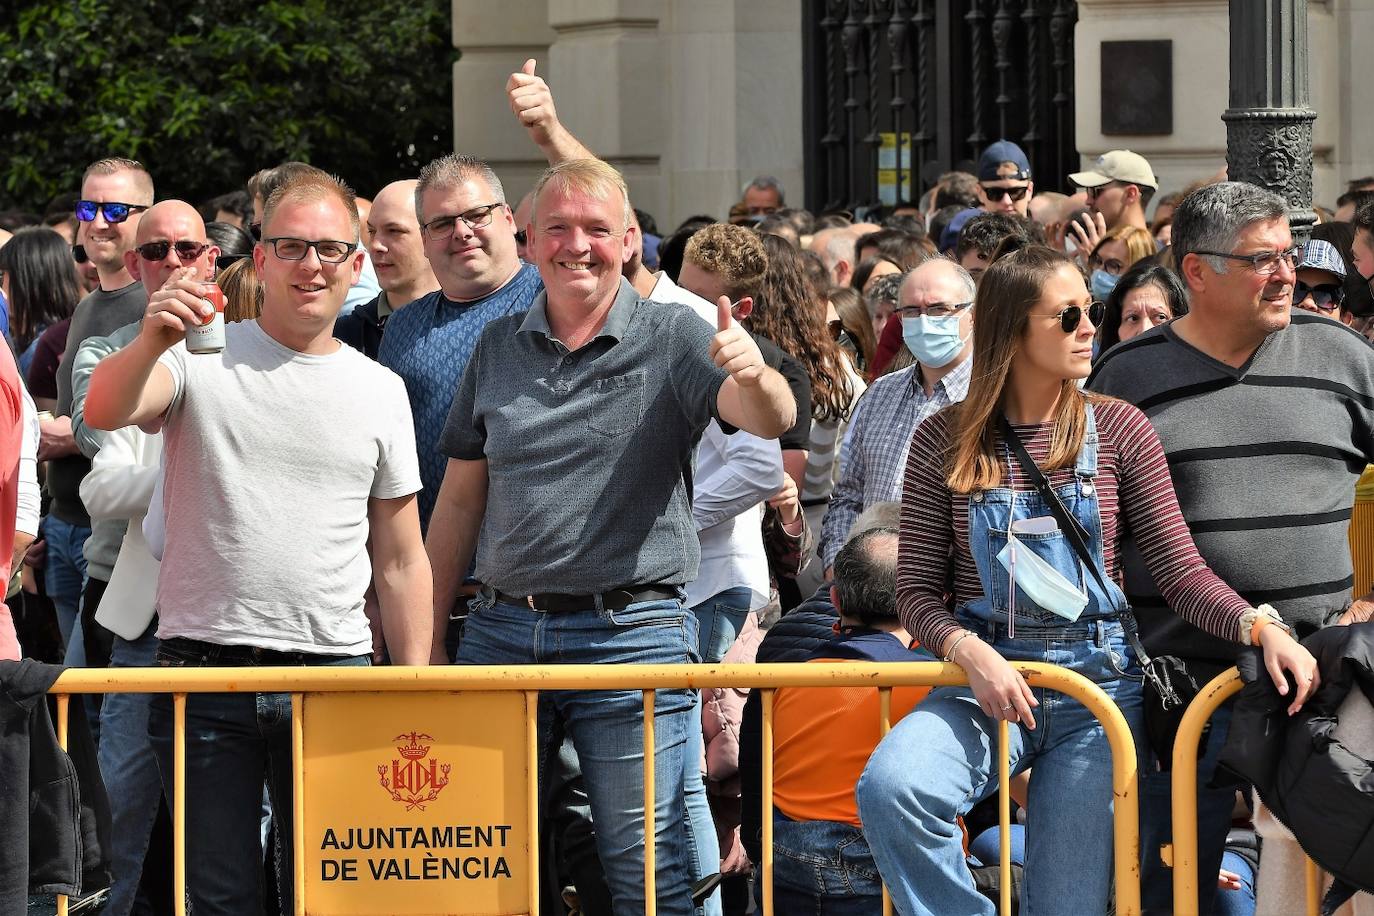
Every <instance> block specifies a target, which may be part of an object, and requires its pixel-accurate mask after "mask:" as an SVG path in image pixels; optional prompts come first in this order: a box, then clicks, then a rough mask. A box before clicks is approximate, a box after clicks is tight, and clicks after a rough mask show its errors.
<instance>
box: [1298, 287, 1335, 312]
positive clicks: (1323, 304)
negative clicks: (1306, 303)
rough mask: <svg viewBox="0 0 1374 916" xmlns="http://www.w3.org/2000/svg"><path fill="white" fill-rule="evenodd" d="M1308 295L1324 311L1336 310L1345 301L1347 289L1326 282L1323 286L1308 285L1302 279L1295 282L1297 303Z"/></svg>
mask: <svg viewBox="0 0 1374 916" xmlns="http://www.w3.org/2000/svg"><path fill="white" fill-rule="evenodd" d="M1308 296H1311V297H1312V304H1313V305H1315V306H1316V307H1317V308H1319V309H1321V310H1322V311H1323V312H1334V311H1335V310H1336V309H1338V308H1340V307H1341V303H1342V302H1344V301H1345V290H1344V289H1343V288H1342V287H1340V286H1337V285H1335V284H1326V283H1324V284H1322V285H1321V286H1308V285H1307V284H1306V283H1304V282H1302V281H1301V280H1299V281H1298V282H1296V283H1294V284H1293V301H1294V302H1295V303H1297V302H1302V301H1303V300H1304V299H1306V298H1307V297H1308Z"/></svg>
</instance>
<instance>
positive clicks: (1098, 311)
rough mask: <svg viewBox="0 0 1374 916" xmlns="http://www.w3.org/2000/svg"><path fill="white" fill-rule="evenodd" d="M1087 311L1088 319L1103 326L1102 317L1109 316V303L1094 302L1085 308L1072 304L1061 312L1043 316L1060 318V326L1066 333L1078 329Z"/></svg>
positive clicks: (1098, 325)
mask: <svg viewBox="0 0 1374 916" xmlns="http://www.w3.org/2000/svg"><path fill="white" fill-rule="evenodd" d="M1085 312H1086V313H1087V315H1088V320H1089V321H1091V322H1092V323H1093V325H1094V326H1096V327H1101V325H1102V319H1103V318H1105V317H1106V316H1107V303H1105V302H1093V303H1091V304H1090V305H1088V307H1087V308H1084V307H1083V306H1081V305H1071V306H1069V307H1068V308H1066V309H1064V310H1063V311H1061V312H1058V313H1056V314H1054V315H1042V316H1040V317H1042V318H1058V319H1059V327H1060V329H1061V330H1063V332H1064V333H1065V334H1072V333H1073V332H1074V331H1077V330H1078V326H1079V325H1080V324H1081V323H1082V322H1083V314H1084V313H1085Z"/></svg>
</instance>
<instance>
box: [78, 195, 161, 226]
mask: <svg viewBox="0 0 1374 916" xmlns="http://www.w3.org/2000/svg"><path fill="white" fill-rule="evenodd" d="M147 209H148V208H147V207H146V206H144V205H143V204H122V203H119V202H118V201H107V202H105V203H101V202H99V201H94V200H78V201H77V202H76V218H77V219H79V220H81V222H83V223H89V222H91V221H93V220H94V219H95V215H96V213H97V212H99V213H100V214H102V215H103V216H104V217H105V222H107V223H122V222H124V221H125V220H126V219H128V218H129V214H130V213H136V212H138V211H139V210H147Z"/></svg>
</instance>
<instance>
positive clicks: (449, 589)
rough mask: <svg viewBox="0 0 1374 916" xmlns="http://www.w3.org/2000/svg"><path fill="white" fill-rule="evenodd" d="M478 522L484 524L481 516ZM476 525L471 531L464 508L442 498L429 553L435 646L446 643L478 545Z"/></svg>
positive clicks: (432, 522)
mask: <svg viewBox="0 0 1374 916" xmlns="http://www.w3.org/2000/svg"><path fill="white" fill-rule="evenodd" d="M478 522H479V524H480V519H479V520H478ZM469 524H470V523H469ZM472 528H473V530H472V531H469V530H467V529H468V525H465V524H464V522H463V513H462V511H461V510H459V509H458V508H457V507H456V506H453V505H452V504H445V502H444V500H443V499H442V498H441V499H440V500H439V503H438V505H436V506H435V507H434V515H433V516H432V517H431V518H430V520H429V534H428V536H427V537H426V538H425V552H426V553H428V554H429V565H430V568H431V570H432V571H433V611H434V624H433V629H434V647H435V648H438V647H440V646H443V645H444V640H445V639H446V638H447V635H448V620H449V615H450V614H451V613H452V612H453V605H454V602H456V601H457V600H458V589H459V586H461V585H462V584H463V576H464V575H466V574H467V571H468V566H469V565H470V564H471V563H472V554H473V551H474V549H475V548H476V545H477V538H476V526H472Z"/></svg>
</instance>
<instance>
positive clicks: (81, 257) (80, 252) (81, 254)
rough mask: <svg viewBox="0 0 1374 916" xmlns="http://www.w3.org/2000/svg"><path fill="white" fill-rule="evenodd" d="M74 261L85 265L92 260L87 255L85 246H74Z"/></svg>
mask: <svg viewBox="0 0 1374 916" xmlns="http://www.w3.org/2000/svg"><path fill="white" fill-rule="evenodd" d="M72 260H73V261H75V262H76V263H78V264H85V263H86V262H87V261H89V260H90V257H89V256H87V254H86V246H85V245H73V246H72Z"/></svg>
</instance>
